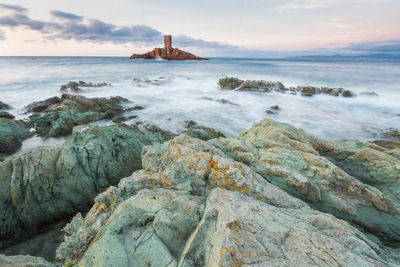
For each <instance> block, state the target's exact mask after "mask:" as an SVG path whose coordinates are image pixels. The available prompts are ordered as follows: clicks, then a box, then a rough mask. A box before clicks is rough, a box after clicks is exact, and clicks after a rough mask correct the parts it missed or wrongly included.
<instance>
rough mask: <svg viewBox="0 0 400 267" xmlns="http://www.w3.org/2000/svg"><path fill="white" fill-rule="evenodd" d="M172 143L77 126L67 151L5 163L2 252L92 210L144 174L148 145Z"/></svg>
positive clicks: (125, 130) (31, 153)
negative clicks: (114, 188)
mask: <svg viewBox="0 0 400 267" xmlns="http://www.w3.org/2000/svg"><path fill="white" fill-rule="evenodd" d="M167 138H169V137H165V136H163V135H161V134H159V133H154V134H150V133H148V134H146V135H145V134H143V133H142V132H140V131H139V130H138V129H136V128H132V127H128V126H121V125H119V126H110V127H104V128H101V127H96V126H78V127H75V128H74V131H73V133H72V137H71V138H69V139H68V140H67V141H66V142H65V144H63V145H58V146H53V147H36V148H33V149H27V150H24V151H21V152H20V153H17V154H15V155H13V156H11V157H9V158H7V159H6V160H5V161H3V162H1V163H0V188H2V190H1V191H0V218H1V219H0V247H1V246H2V245H5V244H7V242H10V241H13V240H15V239H16V238H18V237H21V236H24V235H26V232H27V233H32V232H35V229H37V227H38V226H40V225H44V224H48V223H50V222H52V221H55V220H59V219H61V218H65V217H66V216H70V215H73V214H76V212H78V211H82V210H85V209H87V208H88V207H89V206H90V205H92V204H93V199H94V197H95V196H96V195H97V194H98V193H100V192H102V191H103V190H105V188H107V187H108V186H110V185H113V184H116V183H118V181H119V180H120V179H121V178H122V177H126V176H127V175H129V174H131V173H132V171H134V170H137V169H140V168H141V166H142V165H141V160H140V159H141V151H142V147H143V146H144V145H149V144H152V143H153V142H163V141H165V140H166V139H167ZM1 140H3V139H1Z"/></svg>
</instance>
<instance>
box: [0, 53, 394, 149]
mask: <svg viewBox="0 0 400 267" xmlns="http://www.w3.org/2000/svg"><path fill="white" fill-rule="evenodd" d="M231 76H233V77H238V78H241V79H263V80H270V81H280V82H282V83H283V84H284V85H286V86H297V85H312V86H318V87H320V86H328V87H343V88H345V89H349V90H352V91H354V92H355V93H356V94H360V93H361V92H364V91H374V92H376V93H377V94H378V96H377V97H373V96H361V95H358V96H356V97H354V98H343V97H332V96H327V95H316V96H313V97H302V96H298V95H290V94H281V93H265V92H239V91H230V90H223V89H220V88H219V86H218V85H217V82H218V79H219V78H222V77H231ZM134 79H139V82H138V80H136V81H134ZM145 79H148V80H149V81H153V82H148V81H145ZM80 80H82V81H85V82H93V83H100V82H108V83H111V84H112V86H111V87H101V88H86V89H84V90H83V91H82V92H79V94H81V95H84V96H87V97H105V96H122V97H125V98H128V99H129V100H130V101H131V103H129V104H127V105H142V106H143V107H145V109H144V110H140V111H132V112H131V114H132V115H133V114H135V115H137V116H138V117H137V119H134V120H132V121H129V122H128V123H135V122H136V121H138V120H139V121H144V122H150V123H153V124H156V125H158V126H159V127H161V128H163V129H165V130H170V131H173V132H179V131H182V130H183V127H184V122H185V121H187V120H194V121H196V122H197V123H198V124H201V125H204V126H209V127H212V128H215V129H217V130H220V131H222V132H224V133H225V134H226V135H228V136H231V135H237V134H239V133H240V132H241V131H242V130H245V129H248V128H250V127H251V125H252V124H253V123H254V122H257V121H259V120H261V119H262V118H266V117H269V118H273V119H275V120H277V121H282V122H288V123H290V124H292V125H295V126H297V127H301V128H303V129H304V130H305V131H307V132H308V133H311V134H314V135H316V136H319V137H321V138H325V139H328V140H332V141H340V140H347V139H359V140H364V141H366V140H373V139H376V138H379V134H380V133H381V132H382V131H383V130H384V129H387V128H390V127H393V128H398V129H400V62H315V61H314V62H306V61H284V60H263V59H212V60H210V61H164V60H135V61H132V60H130V59H128V58H110V57H107V58H94V57H87V58H84V57H0V101H3V102H6V103H8V104H10V105H11V106H12V107H13V110H11V113H13V114H14V115H16V116H17V117H18V118H21V119H23V118H26V117H27V114H24V106H26V105H28V104H29V103H31V102H33V101H39V100H44V99H46V98H48V97H52V96H56V95H61V92H60V90H59V89H60V86H61V85H62V84H65V83H68V82H69V81H80ZM155 80H157V81H155ZM222 99H223V100H226V101H223V100H222ZM272 105H279V106H280V108H281V111H280V112H279V113H278V114H276V115H269V114H267V113H266V110H267V109H268V108H269V107H270V106H272ZM102 123H103V124H108V123H109V122H101V124H102ZM42 141H43V140H41V141H40V140H38V139H37V138H36V139H33V140H30V141H29V142H28V143H27V144H25V146H24V147H32V146H35V145H37V144H38V143H40V142H42ZM47 143H48V144H53V143H56V142H55V141H54V140H50V141H49V140H47ZM45 144H46V142H45Z"/></svg>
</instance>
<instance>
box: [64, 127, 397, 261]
mask: <svg viewBox="0 0 400 267" xmlns="http://www.w3.org/2000/svg"><path fill="white" fill-rule="evenodd" d="M367 145H368V144H367ZM373 146H376V145H373ZM339 147H340V148H342V147H343V146H342V145H336V144H333V143H329V142H325V141H323V140H320V139H317V138H315V137H312V136H310V135H307V134H306V133H304V132H303V131H302V130H300V129H296V128H294V127H292V126H289V125H287V124H282V123H276V122H274V121H272V120H263V121H261V122H260V123H257V124H255V125H254V126H253V128H252V129H251V130H249V131H246V132H243V133H242V135H241V136H240V137H236V138H218V139H212V140H210V141H202V140H199V139H196V138H191V137H189V136H187V135H184V134H183V135H180V136H178V137H175V138H174V139H173V140H171V141H169V142H166V143H164V144H157V145H152V146H146V147H144V149H143V151H142V166H143V169H142V170H140V171H136V172H134V173H133V174H132V175H131V176H128V177H126V178H124V179H122V180H121V181H120V182H119V184H118V186H117V187H110V188H108V189H107V191H105V192H103V193H101V194H100V195H98V196H97V197H96V199H95V204H94V206H93V207H92V208H91V210H90V211H89V213H88V214H87V215H86V216H85V217H82V216H81V215H78V216H76V217H75V218H74V219H73V220H72V221H71V223H70V224H69V225H67V227H66V229H65V231H66V238H65V241H64V243H63V244H62V245H61V246H60V248H59V249H58V252H57V255H58V258H59V259H60V260H61V261H63V262H66V263H67V264H71V265H76V266H80V264H82V266H113V265H115V266H154V265H162V266H249V265H254V266H294V265H295V266H311V265H319V266H338V265H339V266H396V265H398V264H400V256H399V251H398V250H395V249H390V248H387V247H385V246H383V245H382V243H380V242H379V241H378V240H377V239H376V238H375V239H373V238H371V237H370V235H368V234H365V233H363V232H361V231H360V230H359V229H357V228H355V227H354V226H352V225H351V224H349V223H348V222H346V221H344V220H341V219H338V218H337V217H335V216H339V217H340V216H342V217H346V219H348V220H349V221H350V222H353V221H356V220H359V219H360V218H362V219H365V222H364V225H367V224H374V225H379V226H380V229H379V231H381V232H384V233H385V234H387V235H388V236H392V237H396V233H395V232H396V231H395V230H393V229H391V228H390V227H396V226H395V225H396V220H397V218H398V217H397V216H398V215H397V211H396V210H395V209H396V206H397V205H398V204H397V203H396V201H395V200H394V199H389V198H387V197H386V196H385V194H386V193H382V192H381V191H379V189H377V188H375V187H372V186H370V185H368V184H364V183H363V182H362V181H360V180H357V179H356V178H354V177H352V176H350V175H349V174H346V173H345V172H344V171H343V170H341V169H340V168H339V167H337V166H336V165H335V164H334V163H333V161H334V159H333V156H335V155H337V156H336V158H339V156H341V155H344V153H348V152H346V151H350V149H347V150H345V149H342V150H340V151H344V152H340V153H337V152H336V151H339V150H338V149H339ZM376 147H378V146H376ZM382 149H383V150H384V151H386V150H385V148H382ZM320 153H321V154H322V153H325V154H324V155H328V153H330V154H329V155H330V156H329V157H332V158H331V161H330V160H327V159H326V158H325V157H324V156H321V155H320ZM326 157H328V156H326ZM316 165H318V166H316ZM267 170H269V171H270V172H268V171H267ZM336 172H337V173H336ZM324 175H325V176H326V177H325V176H324ZM273 183H275V184H276V185H274V184H273ZM285 191H287V192H288V193H290V194H288V193H287V192H285ZM298 197H299V198H302V199H304V201H303V200H300V199H299V198H298ZM307 202H308V203H309V204H307ZM363 207H366V208H365V209H363ZM317 209H320V210H324V209H325V210H326V211H328V212H330V213H332V214H334V215H335V216H333V215H331V214H328V213H324V212H321V211H319V210H317ZM385 209H386V210H385ZM360 210H361V211H363V212H366V213H368V214H365V213H363V212H360ZM376 214H380V216H385V217H384V219H383V220H379V218H380V217H376V216H375V215H376ZM344 215H346V216H344ZM367 215H368V216H369V217H368V216H367ZM385 224H386V225H385ZM389 225H390V227H389ZM397 225H398V224H397ZM371 240H374V242H373V241H371Z"/></svg>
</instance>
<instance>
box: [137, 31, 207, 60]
mask: <svg viewBox="0 0 400 267" xmlns="http://www.w3.org/2000/svg"><path fill="white" fill-rule="evenodd" d="M137 58H144V59H165V60H207V59H206V58H201V57H197V56H195V55H193V54H190V53H188V52H185V51H182V50H180V49H178V48H173V47H172V36H171V35H164V48H154V49H153V51H150V52H148V53H145V54H133V55H132V56H131V59H137Z"/></svg>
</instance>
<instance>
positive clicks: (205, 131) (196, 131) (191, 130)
mask: <svg viewBox="0 0 400 267" xmlns="http://www.w3.org/2000/svg"><path fill="white" fill-rule="evenodd" d="M185 128H186V129H188V130H186V131H184V132H183V133H185V134H186V135H188V136H191V137H193V138H198V139H201V140H210V139H213V138H220V137H225V135H224V134H223V133H221V132H219V131H216V130H214V129H212V128H210V127H205V126H201V125H198V124H197V123H196V122H194V121H187V122H186V125H185Z"/></svg>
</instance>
